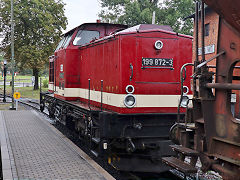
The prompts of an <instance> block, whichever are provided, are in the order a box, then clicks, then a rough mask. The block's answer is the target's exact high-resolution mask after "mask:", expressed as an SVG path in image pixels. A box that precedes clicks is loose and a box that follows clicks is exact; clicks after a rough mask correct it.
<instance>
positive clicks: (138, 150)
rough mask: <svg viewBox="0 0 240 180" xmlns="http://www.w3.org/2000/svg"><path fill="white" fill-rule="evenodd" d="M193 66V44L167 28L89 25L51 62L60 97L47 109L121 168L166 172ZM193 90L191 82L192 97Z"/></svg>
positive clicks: (47, 98)
mask: <svg viewBox="0 0 240 180" xmlns="http://www.w3.org/2000/svg"><path fill="white" fill-rule="evenodd" d="M123 29H124V30H123ZM191 59H192V37H190V36H186V35H181V34H177V33H174V32H172V30H171V28H170V27H168V26H158V25H138V26H134V27H132V28H128V29H126V26H124V25H114V24H106V23H87V24H83V25H81V26H79V27H77V28H75V29H73V30H72V31H69V32H68V33H66V34H65V35H64V37H63V40H62V41H61V42H60V43H59V46H58V47H57V49H56V51H55V54H54V56H52V57H51V58H50V72H49V75H50V77H49V79H50V82H49V91H50V92H52V93H53V95H52V94H51V95H49V94H42V100H41V103H42V107H44V106H45V104H47V107H48V109H49V114H50V116H51V117H56V118H57V119H58V120H59V121H60V122H62V123H64V124H67V125H68V126H69V127H70V128H72V129H74V130H76V131H78V132H80V134H81V135H82V136H85V135H86V136H90V139H91V140H90V141H91V143H90V144H91V149H93V150H94V151H93V152H94V154H95V155H96V154H97V153H96V149H97V148H98V153H99V152H103V151H104V152H105V154H107V157H108V162H109V163H110V164H112V165H114V166H115V167H117V168H118V169H120V170H129V171H146V172H162V171H165V170H166V169H167V167H166V166H163V165H162V163H161V160H160V158H161V157H162V156H168V155H170V154H172V152H171V150H170V148H168V145H169V144H170V143H171V141H170V140H169V138H168V132H169V129H170V127H171V125H173V123H174V121H175V120H176V117H177V108H178V105H179V98H180V94H181V86H180V68H181V66H182V65H183V64H185V63H189V62H191ZM186 73H187V76H190V73H191V72H190V71H186ZM189 89H190V81H189V80H186V81H185V91H187V92H185V94H187V93H188V94H189V95H191V91H190V92H189ZM180 109H181V108H180ZM181 112H182V109H181ZM181 117H182V116H181ZM161 148H162V149H161ZM163 148H164V150H163ZM99 149H101V150H99ZM160 149H161V150H160ZM113 157H114V158H113ZM115 157H118V158H115ZM154 157H157V159H156V162H155V163H152V160H153V159H152V158H154ZM130 161H131V162H130Z"/></svg>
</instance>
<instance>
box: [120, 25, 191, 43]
mask: <svg viewBox="0 0 240 180" xmlns="http://www.w3.org/2000/svg"><path fill="white" fill-rule="evenodd" d="M140 31H141V32H148V31H161V32H164V33H169V34H174V35H178V36H182V37H185V38H191V39H192V36H189V35H185V34H180V33H176V32H174V31H173V29H172V28H171V27H170V26H168V25H156V24H139V25H136V26H133V27H130V28H127V29H124V30H122V31H119V32H117V33H116V34H127V33H136V32H140Z"/></svg>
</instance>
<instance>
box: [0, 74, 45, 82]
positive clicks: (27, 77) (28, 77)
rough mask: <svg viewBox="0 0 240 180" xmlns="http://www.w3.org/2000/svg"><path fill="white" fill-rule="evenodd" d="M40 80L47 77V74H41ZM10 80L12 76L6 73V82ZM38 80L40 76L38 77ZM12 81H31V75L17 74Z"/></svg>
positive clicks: (1, 77) (0, 77)
mask: <svg viewBox="0 0 240 180" xmlns="http://www.w3.org/2000/svg"><path fill="white" fill-rule="evenodd" d="M41 78H42V81H43V80H44V79H48V76H46V77H45V76H42V77H41ZM0 81H3V76H0ZM10 81H12V76H11V75H7V82H10ZM39 81H40V78H39ZM14 82H21V83H23V82H24V83H32V76H31V75H24V76H22V75H17V76H15V77H14Z"/></svg>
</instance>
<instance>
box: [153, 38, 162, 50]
mask: <svg viewBox="0 0 240 180" xmlns="http://www.w3.org/2000/svg"><path fill="white" fill-rule="evenodd" d="M154 47H155V49H157V50H160V49H162V47H163V42H162V41H160V40H157V41H156V42H155V44H154Z"/></svg>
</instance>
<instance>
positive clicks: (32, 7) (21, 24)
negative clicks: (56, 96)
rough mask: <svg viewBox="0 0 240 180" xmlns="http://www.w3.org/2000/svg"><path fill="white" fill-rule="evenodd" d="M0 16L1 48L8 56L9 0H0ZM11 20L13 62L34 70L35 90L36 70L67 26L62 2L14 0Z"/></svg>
mask: <svg viewBox="0 0 240 180" xmlns="http://www.w3.org/2000/svg"><path fill="white" fill-rule="evenodd" d="M0 19H1V21H0V33H3V34H4V40H3V42H2V43H1V48H2V49H3V51H5V53H6V55H5V57H7V58H8V59H10V57H11V47H10V33H11V27H10V24H11V23H10V0H1V1H0ZM14 22H15V28H14V30H15V33H14V41H15V60H16V64H17V66H18V67H19V69H20V70H21V69H27V68H29V69H32V70H33V76H35V86H34V89H38V88H39V87H38V75H39V72H40V70H41V69H42V68H43V67H44V65H45V64H46V63H47V62H48V57H49V56H50V55H51V53H53V51H54V48H55V47H56V43H57V42H58V41H59V38H60V36H61V34H62V30H63V29H65V28H66V24H67V18H66V17H65V15H64V3H63V2H62V0H30V1H29V0H14Z"/></svg>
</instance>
